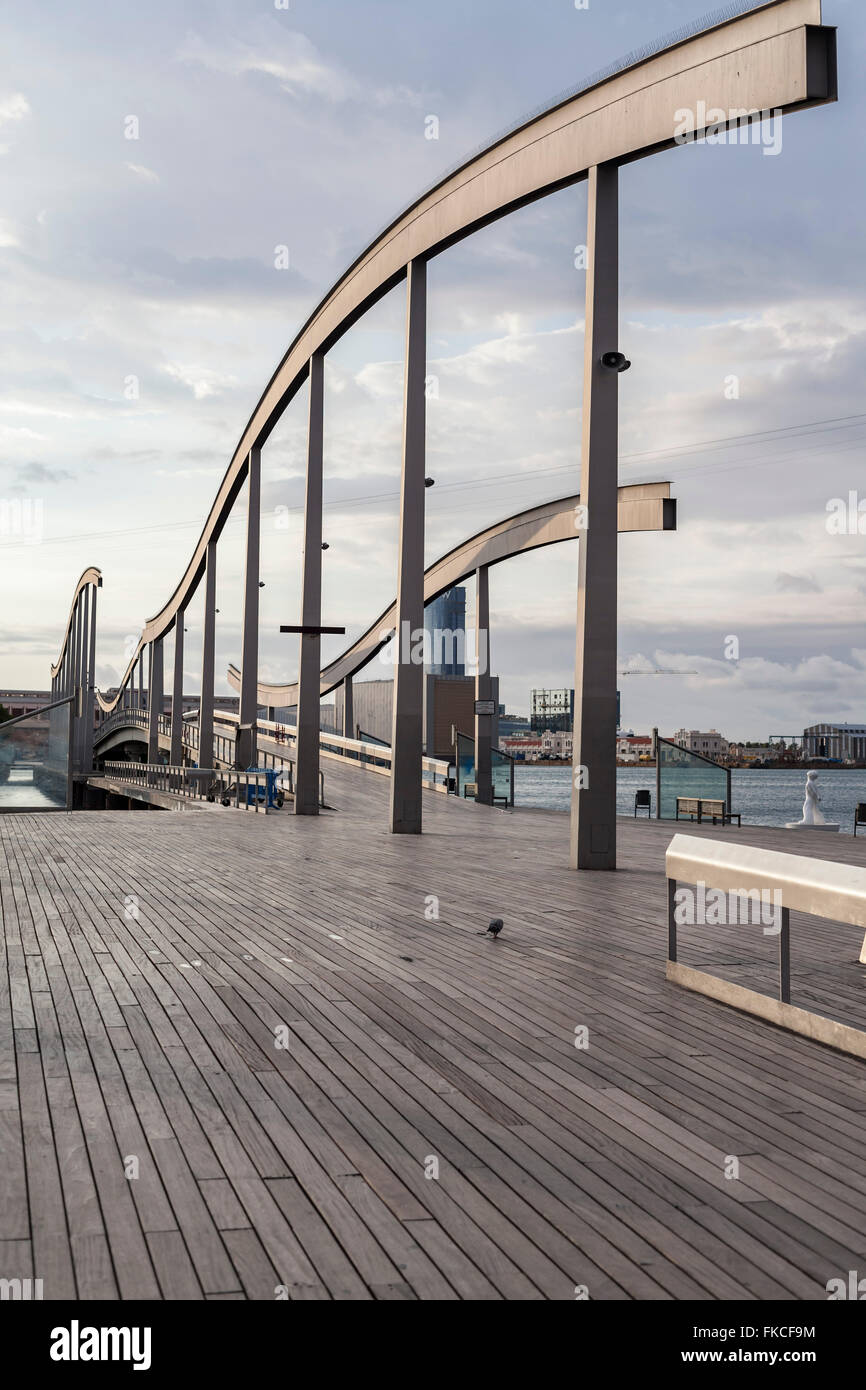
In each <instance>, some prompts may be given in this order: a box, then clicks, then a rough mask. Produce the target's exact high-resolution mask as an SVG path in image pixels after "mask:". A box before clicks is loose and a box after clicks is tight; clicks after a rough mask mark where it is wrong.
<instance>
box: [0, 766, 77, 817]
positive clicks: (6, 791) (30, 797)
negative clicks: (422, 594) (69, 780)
mask: <svg viewBox="0 0 866 1390" xmlns="http://www.w3.org/2000/svg"><path fill="white" fill-rule="evenodd" d="M65 804H66V803H65V801H62V800H61V799H60V798H59V797H58V798H57V799H56V800H55V799H54V798H53V797H50V796H49V795H48V794H47V793H46V792H44V791H43V790H42V788H41V787H38V786H37V785H36V783H35V782H34V781H33V771H32V769H31V768H27V767H13V768H11V769H10V771H9V780H8V781H7V782H0V810H7V809H9V808H11V807H14V808H15V809H17V810H21V811H43V810H45V809H46V807H49V806H64V805H65Z"/></svg>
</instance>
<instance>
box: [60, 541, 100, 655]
mask: <svg viewBox="0 0 866 1390" xmlns="http://www.w3.org/2000/svg"><path fill="white" fill-rule="evenodd" d="M88 584H95V585H96V587H97V589H99V588H101V587H102V571H101V570H98V569H96V568H95V566H93V565H91V566H90V567H89V568H88V569H86V570H85V571H84V573H83V574H82V576H81V578H80V579H79V581H78V583H77V584H76V586H75V592H74V593H73V595H72V602H71V604H70V605H69V617H68V619H67V622H66V631H65V632H64V634H63V641H62V642H61V644H60V655H59V657H58V658H57V660H56V662H55V663H54V665H53V666H52V667H51V679H52V680H53V679H54V677H55V676H56V675H59V673H60V668H61V666H62V665H63V658H64V656H65V655H66V645H67V643H68V641H69V634H70V632H71V631H72V619H73V618H74V616H75V605H76V604H77V603H78V596H79V594H80V593H81V590H82V589H85V588H86V587H87V585H88Z"/></svg>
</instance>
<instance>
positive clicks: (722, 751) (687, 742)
mask: <svg viewBox="0 0 866 1390" xmlns="http://www.w3.org/2000/svg"><path fill="white" fill-rule="evenodd" d="M671 742H672V743H676V744H678V745H679V746H680V748H685V749H687V750H688V752H689V753H702V754H703V756H704V757H705V758H726V757H727V755H728V740H727V739H726V738H722V735H721V734H720V733H719V732H718V730H717V729H710V730H709V732H708V733H705V734H704V733H701V732H700V730H698V729H678V730H677V732H676V733H675V734H674V736H673V738H672V739H671Z"/></svg>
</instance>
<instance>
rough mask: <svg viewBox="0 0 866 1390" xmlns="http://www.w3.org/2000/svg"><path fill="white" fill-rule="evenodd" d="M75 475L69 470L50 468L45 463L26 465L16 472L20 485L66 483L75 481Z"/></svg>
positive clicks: (16, 478) (16, 479)
mask: <svg viewBox="0 0 866 1390" xmlns="http://www.w3.org/2000/svg"><path fill="white" fill-rule="evenodd" d="M74 479H75V474H74V473H70V472H69V469H68V468H49V467H48V465H47V464H44V463H35V462H34V463H25V464H22V465H20V466H19V467H18V468H17V469H16V470H15V481H16V482H18V483H49V484H51V483H65V482H71V481H74Z"/></svg>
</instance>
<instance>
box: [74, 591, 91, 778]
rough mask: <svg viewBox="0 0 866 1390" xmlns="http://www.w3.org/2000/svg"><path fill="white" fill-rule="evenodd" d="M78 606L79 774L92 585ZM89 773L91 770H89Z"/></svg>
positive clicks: (77, 740)
mask: <svg viewBox="0 0 866 1390" xmlns="http://www.w3.org/2000/svg"><path fill="white" fill-rule="evenodd" d="M78 606H79V611H80V614H81V621H80V624H79V636H78V697H77V700H76V713H77V715H78V722H77V724H76V728H75V760H76V762H77V763H78V770H79V772H84V771H85V767H84V736H85V728H86V724H85V719H86V714H87V686H88V662H89V658H90V631H89V628H90V624H89V614H90V585H89V584H85V586H84V588H83V589H82V590H81V593H80V594H79V596H78ZM87 770H88V771H89V769H87Z"/></svg>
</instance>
